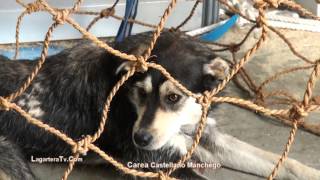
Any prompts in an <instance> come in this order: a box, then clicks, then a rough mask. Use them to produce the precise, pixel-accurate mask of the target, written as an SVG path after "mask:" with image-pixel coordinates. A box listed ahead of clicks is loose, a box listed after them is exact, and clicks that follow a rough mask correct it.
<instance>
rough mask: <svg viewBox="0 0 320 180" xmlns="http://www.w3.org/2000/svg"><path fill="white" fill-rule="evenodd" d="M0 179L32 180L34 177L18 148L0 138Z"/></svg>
mask: <svg viewBox="0 0 320 180" xmlns="http://www.w3.org/2000/svg"><path fill="white" fill-rule="evenodd" d="M0 179H1V180H9V179H10V180H21V179H23V180H34V179H35V177H34V175H33V173H32V171H31V169H30V167H29V165H28V163H27V161H26V159H25V158H24V156H23V155H22V153H21V152H20V149H19V148H18V146H16V145H15V144H13V143H12V142H10V141H9V140H7V139H6V138H4V137H2V136H0Z"/></svg>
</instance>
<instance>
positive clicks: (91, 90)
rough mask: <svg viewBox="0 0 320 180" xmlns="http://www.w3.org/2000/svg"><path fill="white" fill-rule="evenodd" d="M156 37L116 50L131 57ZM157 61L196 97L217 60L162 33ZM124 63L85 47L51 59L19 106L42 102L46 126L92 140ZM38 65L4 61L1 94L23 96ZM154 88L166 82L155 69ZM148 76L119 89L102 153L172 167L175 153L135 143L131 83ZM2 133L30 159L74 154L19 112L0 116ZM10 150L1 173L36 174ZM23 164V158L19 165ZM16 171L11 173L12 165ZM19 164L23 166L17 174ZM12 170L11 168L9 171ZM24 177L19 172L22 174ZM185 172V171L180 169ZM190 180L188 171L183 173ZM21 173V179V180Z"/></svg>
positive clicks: (133, 40)
mask: <svg viewBox="0 0 320 180" xmlns="http://www.w3.org/2000/svg"><path fill="white" fill-rule="evenodd" d="M149 40H150V33H144V34H140V35H136V36H133V37H131V38H128V39H127V40H125V41H124V42H123V43H121V44H117V45H115V47H116V48H117V49H120V50H122V51H125V52H132V51H134V49H135V48H137V46H138V45H141V44H148V42H149ZM152 54H153V55H155V59H153V60H154V61H156V62H157V63H159V64H161V65H163V66H164V67H165V68H166V69H167V70H168V71H169V72H170V73H172V76H173V77H175V78H177V79H178V80H179V81H180V82H181V83H182V84H184V85H185V86H186V87H187V88H189V89H190V90H192V91H194V92H202V91H204V90H205V89H206V88H208V87H207V86H206V85H204V84H203V77H204V75H203V74H202V71H201V69H202V66H203V64H204V63H207V62H208V61H209V60H210V59H212V57H213V54H211V51H210V49H209V48H207V47H206V46H204V45H202V44H201V43H197V42H195V41H192V40H191V38H189V37H187V36H185V35H181V34H179V33H171V32H165V33H163V34H162V36H161V37H160V39H159V40H158V43H157V45H156V47H155V49H154V50H153V52H152ZM122 62H123V60H120V59H119V58H117V57H114V56H113V55H110V54H108V53H106V52H105V51H104V50H102V49H100V48H98V47H95V46H94V45H93V44H91V43H89V42H86V43H83V44H80V45H78V46H76V47H74V48H71V49H67V50H64V51H63V52H61V53H59V54H57V55H54V56H50V57H48V58H47V61H46V62H45V64H44V65H43V67H42V69H41V70H40V72H39V74H38V75H37V77H36V78H35V79H34V81H33V83H32V85H31V87H29V88H28V89H27V90H26V92H25V93H24V94H22V96H20V97H18V98H17V99H16V100H14V102H16V103H19V101H20V105H21V104H22V105H23V103H22V102H21V101H25V102H24V103H25V105H23V109H25V110H26V111H28V110H29V109H30V108H31V107H30V106H28V105H27V104H28V101H29V102H30V101H31V100H32V98H35V99H36V100H37V101H39V102H40V104H39V105H36V106H34V107H38V108H40V109H41V110H42V111H43V112H44V113H43V114H42V115H41V116H40V117H38V118H39V119H41V120H43V121H44V122H45V123H47V124H49V125H50V126H52V127H55V128H57V129H59V130H61V131H62V132H64V133H66V134H67V135H68V136H70V137H71V138H73V139H81V138H82V136H83V135H87V134H89V135H91V134H93V133H94V132H95V131H96V130H97V128H98V124H99V120H100V117H101V112H102V107H103V104H104V101H105V100H106V98H107V95H108V94H109V92H110V90H111V88H112V87H113V86H114V85H115V83H116V82H117V81H118V80H119V78H120V77H121V73H120V74H119V75H117V76H116V75H115V74H116V73H115V71H116V69H117V67H119V65H120V64H121V63H122ZM36 63H37V61H28V60H19V61H11V60H8V59H7V58H5V57H2V56H0V72H1V73H0V96H7V95H9V94H10V93H11V92H14V91H15V90H17V89H18V88H19V87H20V86H21V85H22V83H23V82H24V80H25V79H26V78H27V76H28V75H29V74H30V73H31V71H32V69H33V67H34V66H35V64H36ZM147 73H151V74H152V75H153V77H156V78H155V79H154V82H153V83H154V84H158V83H159V82H161V81H163V80H164V77H163V76H161V75H160V73H159V72H157V71H155V70H149V71H148V72H147ZM141 76H144V75H143V74H136V75H135V76H134V77H133V78H131V79H130V80H129V81H128V82H127V83H126V85H125V86H124V87H123V88H121V89H120V91H119V92H118V93H117V95H116V97H115V98H114V100H113V102H112V105H111V109H110V114H109V119H108V121H107V125H106V127H105V131H104V134H103V135H102V137H101V139H99V140H98V142H97V145H98V146H99V147H101V148H102V149H103V150H104V151H106V152H107V153H109V154H111V155H112V156H114V157H115V158H116V159H118V160H121V161H122V162H127V161H136V162H141V161H142V162H143V161H144V162H150V161H155V162H172V161H177V160H178V159H179V156H178V154H177V153H176V152H175V151H174V150H172V149H160V150H157V151H145V150H141V149H138V148H136V147H135V146H134V144H133V142H132V138H131V134H132V126H133V123H134V121H135V119H136V113H135V110H134V108H133V106H132V104H131V103H130V101H129V100H128V98H127V94H128V91H129V90H130V84H131V83H132V82H133V81H135V80H136V79H139V78H140V77H141ZM0 124H1V126H0V135H1V136H4V137H6V138H7V139H8V140H9V141H11V142H13V143H14V144H15V145H16V146H18V147H19V148H20V149H21V151H22V152H23V153H24V154H25V155H26V156H27V158H30V156H31V155H32V156H39V157H54V156H59V155H65V156H68V155H70V153H71V151H70V147H69V146H68V145H67V144H66V143H65V142H63V141H62V140H60V139H58V138H56V137H55V136H54V135H51V134H49V133H48V132H46V131H44V130H42V129H40V128H38V127H35V126H34V125H32V124H29V123H27V122H26V121H25V119H23V118H22V117H21V116H20V115H19V114H18V113H16V112H13V111H8V112H5V111H0ZM4 145H8V144H6V142H4V141H0V152H1V157H2V159H0V169H1V168H6V169H9V170H10V172H7V173H9V174H11V175H12V176H13V177H14V178H13V179H19V178H17V177H20V175H19V174H20V173H24V174H25V175H28V174H30V170H29V169H28V166H27V165H25V163H24V165H21V166H20V165H19V163H23V162H24V161H23V160H22V159H21V156H20V155H19V153H17V152H11V153H15V154H16V153H17V154H18V155H15V158H17V160H16V161H17V162H16V163H18V164H15V163H14V162H11V161H8V162H5V161H6V160H7V159H8V157H9V156H13V155H12V154H10V153H7V152H4V150H5V148H7V146H4ZM18 158H20V160H19V159H18ZM9 162H10V163H12V166H10V167H8V163H9ZM17 165H19V166H20V167H21V168H20V169H17V170H13V169H12V167H14V166H17ZM4 171H6V170H4ZM16 171H19V172H16ZM182 171H185V170H182ZM183 174H185V173H183ZM16 175H17V176H16Z"/></svg>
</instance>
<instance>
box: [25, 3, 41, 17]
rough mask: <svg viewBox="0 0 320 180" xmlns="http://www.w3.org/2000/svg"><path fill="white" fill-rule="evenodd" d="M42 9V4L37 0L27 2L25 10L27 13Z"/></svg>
mask: <svg viewBox="0 0 320 180" xmlns="http://www.w3.org/2000/svg"><path fill="white" fill-rule="evenodd" d="M41 9H42V4H41V3H40V2H39V1H36V2H33V3H29V4H27V8H26V11H27V13H28V14H31V13H33V12H37V11H40V10H41Z"/></svg>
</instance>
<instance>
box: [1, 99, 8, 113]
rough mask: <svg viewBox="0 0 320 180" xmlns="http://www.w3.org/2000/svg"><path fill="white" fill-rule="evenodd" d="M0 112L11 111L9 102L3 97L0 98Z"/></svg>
mask: <svg viewBox="0 0 320 180" xmlns="http://www.w3.org/2000/svg"><path fill="white" fill-rule="evenodd" d="M0 110H4V111H9V110H10V104H9V102H8V100H6V99H5V98H3V97H0Z"/></svg>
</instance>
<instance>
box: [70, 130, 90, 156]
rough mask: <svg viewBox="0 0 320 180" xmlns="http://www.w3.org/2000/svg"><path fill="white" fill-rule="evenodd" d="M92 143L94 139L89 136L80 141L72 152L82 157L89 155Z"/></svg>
mask: <svg viewBox="0 0 320 180" xmlns="http://www.w3.org/2000/svg"><path fill="white" fill-rule="evenodd" d="M91 143H92V137H91V136H89V135H87V136H85V137H84V138H83V139H81V140H79V141H78V142H77V143H76V145H75V146H74V147H73V149H72V152H73V153H74V154H75V153H80V154H82V155H84V156H85V155H87V152H88V151H89V145H90V144H91Z"/></svg>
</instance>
